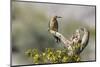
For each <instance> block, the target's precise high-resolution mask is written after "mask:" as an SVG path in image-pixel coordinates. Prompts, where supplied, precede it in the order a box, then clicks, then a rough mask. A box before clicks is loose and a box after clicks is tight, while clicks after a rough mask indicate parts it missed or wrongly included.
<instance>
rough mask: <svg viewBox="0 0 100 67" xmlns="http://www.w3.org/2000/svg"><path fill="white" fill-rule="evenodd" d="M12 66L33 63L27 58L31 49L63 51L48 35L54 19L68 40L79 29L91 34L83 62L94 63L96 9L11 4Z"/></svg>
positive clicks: (89, 7) (91, 7)
mask: <svg viewBox="0 0 100 67" xmlns="http://www.w3.org/2000/svg"><path fill="white" fill-rule="evenodd" d="M11 13H12V14H11V18H12V20H11V21H12V22H11V27H12V29H11V30H12V31H11V37H12V39H11V40H12V41H11V42H12V64H13V65H26V64H32V60H31V59H29V58H28V57H26V56H25V54H24V53H25V51H26V50H27V49H31V48H38V49H39V50H40V51H41V50H42V49H44V48H62V46H61V44H62V43H60V44H57V43H56V42H55V40H54V38H53V36H52V35H51V34H50V33H49V32H48V23H49V20H50V18H51V17H52V16H55V15H57V16H61V17H62V18H61V19H58V23H59V32H60V33H62V34H63V35H64V36H65V37H66V38H69V37H70V36H71V35H72V33H73V32H74V31H75V30H76V29H77V28H80V27H86V28H88V29H89V31H90V40H89V43H88V46H87V47H86V48H85V49H84V50H83V52H82V53H81V61H92V60H95V7H94V6H79V5H68V4H66V5H64V4H48V3H34V2H16V1H13V2H12V9H11Z"/></svg>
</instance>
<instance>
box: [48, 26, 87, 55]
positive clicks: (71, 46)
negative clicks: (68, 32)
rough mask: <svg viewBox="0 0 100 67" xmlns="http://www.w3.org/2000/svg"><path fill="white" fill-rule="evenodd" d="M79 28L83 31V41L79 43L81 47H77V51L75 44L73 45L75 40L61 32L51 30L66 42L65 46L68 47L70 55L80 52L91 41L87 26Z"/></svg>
mask: <svg viewBox="0 0 100 67" xmlns="http://www.w3.org/2000/svg"><path fill="white" fill-rule="evenodd" d="M79 30H80V31H82V32H83V37H82V39H81V43H77V44H79V48H77V49H76V50H78V51H77V52H76V50H74V49H73V45H72V44H73V42H72V41H70V40H68V39H66V38H65V37H64V36H63V35H62V34H61V33H59V32H57V31H53V30H50V33H51V34H52V35H54V36H57V37H58V38H59V39H60V40H61V42H63V43H64V46H65V47H66V48H67V49H68V55H69V56H73V55H74V54H75V53H78V54H80V53H81V52H82V51H83V50H84V48H85V47H86V46H87V44H88V41H89V31H88V30H87V29H86V28H80V29H79Z"/></svg>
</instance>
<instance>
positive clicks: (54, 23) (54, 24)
mask: <svg viewBox="0 0 100 67" xmlns="http://www.w3.org/2000/svg"><path fill="white" fill-rule="evenodd" d="M57 18H62V17H60V16H53V17H52V18H51V19H50V21H49V29H48V31H50V30H53V31H56V32H58V21H57ZM53 37H54V38H55V40H56V42H57V43H59V42H60V38H58V37H57V36H55V35H53Z"/></svg>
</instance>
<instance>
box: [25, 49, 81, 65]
mask: <svg viewBox="0 0 100 67" xmlns="http://www.w3.org/2000/svg"><path fill="white" fill-rule="evenodd" d="M67 52H68V50H67V49H66V48H64V49H55V48H45V49H44V50H43V51H39V50H38V49H28V50H27V51H26V52H25V55H26V56H27V57H29V58H30V59H32V61H33V63H34V64H43V63H65V62H77V61H80V57H79V55H77V54H75V55H73V56H68V54H67Z"/></svg>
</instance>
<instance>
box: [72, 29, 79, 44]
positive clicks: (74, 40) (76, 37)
mask: <svg viewBox="0 0 100 67" xmlns="http://www.w3.org/2000/svg"><path fill="white" fill-rule="evenodd" d="M70 40H71V42H72V44H77V43H80V42H81V35H80V29H77V30H76V31H75V33H73V35H72V37H71V38H70Z"/></svg>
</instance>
